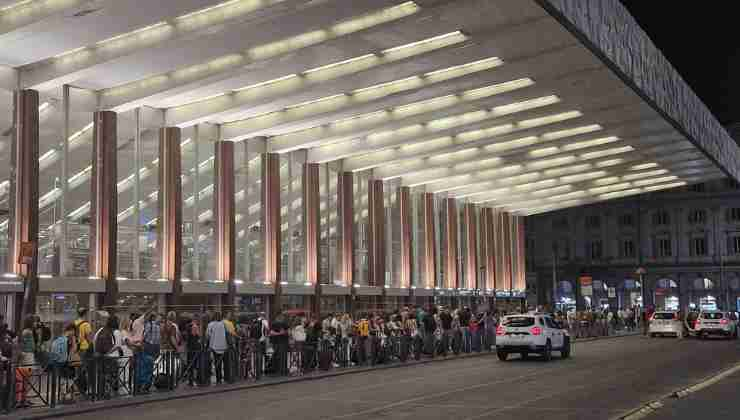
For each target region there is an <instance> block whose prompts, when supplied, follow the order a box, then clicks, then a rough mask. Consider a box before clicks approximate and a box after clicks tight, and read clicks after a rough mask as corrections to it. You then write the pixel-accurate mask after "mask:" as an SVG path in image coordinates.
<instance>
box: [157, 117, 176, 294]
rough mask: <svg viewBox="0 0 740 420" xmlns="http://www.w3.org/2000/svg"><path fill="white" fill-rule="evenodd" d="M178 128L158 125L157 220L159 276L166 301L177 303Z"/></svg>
mask: <svg viewBox="0 0 740 420" xmlns="http://www.w3.org/2000/svg"><path fill="white" fill-rule="evenodd" d="M180 172H181V155H180V129H179V128H177V127H164V128H160V129H159V196H158V197H157V202H158V204H159V223H157V244H158V246H159V259H160V267H161V274H160V276H161V278H162V279H166V280H169V281H171V282H172V296H171V300H170V304H172V305H174V304H177V302H178V300H179V298H180V295H182V284H181V283H180V266H181V265H182V255H181V254H180V250H181V249H182V180H181V177H180Z"/></svg>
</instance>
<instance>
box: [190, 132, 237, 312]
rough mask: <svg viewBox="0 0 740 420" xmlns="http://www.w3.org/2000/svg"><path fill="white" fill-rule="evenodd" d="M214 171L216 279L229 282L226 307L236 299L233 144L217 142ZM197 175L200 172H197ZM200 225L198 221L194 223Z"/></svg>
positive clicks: (227, 283)
mask: <svg viewBox="0 0 740 420" xmlns="http://www.w3.org/2000/svg"><path fill="white" fill-rule="evenodd" d="M215 148H216V149H215V162H214V170H213V187H214V188H213V214H214V216H215V223H216V226H215V239H216V279H217V280H219V281H223V282H226V285H227V287H228V289H227V290H228V295H227V302H226V304H227V305H229V306H230V305H233V304H234V299H235V298H236V284H235V283H234V270H235V267H236V260H235V258H236V250H235V238H236V233H235V223H236V214H235V212H236V211H235V207H234V201H235V199H234V143H233V142H230V141H218V142H216V144H215ZM196 171H197V169H196ZM195 222H196V223H197V220H196V221H195Z"/></svg>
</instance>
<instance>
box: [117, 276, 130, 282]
mask: <svg viewBox="0 0 740 420" xmlns="http://www.w3.org/2000/svg"><path fill="white" fill-rule="evenodd" d="M128 279H129V278H128V277H123V276H117V277H116V280H118V281H126V280H128Z"/></svg>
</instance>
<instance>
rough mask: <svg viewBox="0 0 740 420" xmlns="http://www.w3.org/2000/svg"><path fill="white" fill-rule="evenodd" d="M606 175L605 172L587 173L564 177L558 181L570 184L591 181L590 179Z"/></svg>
mask: <svg viewBox="0 0 740 420" xmlns="http://www.w3.org/2000/svg"><path fill="white" fill-rule="evenodd" d="M607 174H608V172H605V171H596V172H587V173H585V174H575V175H568V176H564V177H561V178H560V180H561V181H563V182H567V183H571V182H578V181H584V180H587V179H592V178H599V177H602V176H605V175H607Z"/></svg>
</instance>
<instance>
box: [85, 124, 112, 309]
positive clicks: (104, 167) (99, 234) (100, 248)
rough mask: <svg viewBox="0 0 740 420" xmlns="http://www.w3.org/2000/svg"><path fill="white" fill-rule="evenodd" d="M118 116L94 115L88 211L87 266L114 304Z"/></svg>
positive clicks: (107, 301) (105, 300)
mask: <svg viewBox="0 0 740 420" xmlns="http://www.w3.org/2000/svg"><path fill="white" fill-rule="evenodd" d="M116 124H117V115H116V113H115V112H112V111H100V112H95V113H94V114H93V162H92V178H91V181H90V185H91V186H92V194H91V197H92V199H91V202H90V212H91V213H92V214H91V217H92V224H91V229H90V243H91V244H92V247H93V252H91V253H90V267H92V274H93V275H94V276H95V277H99V278H100V279H102V280H101V281H105V296H104V298H103V304H104V305H105V306H115V305H116V303H117V300H118V281H117V280H116V243H117V242H116V234H117V225H118V215H117V213H118V187H117V176H118V173H117V166H116V150H117V148H118V140H117V128H116Z"/></svg>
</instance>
